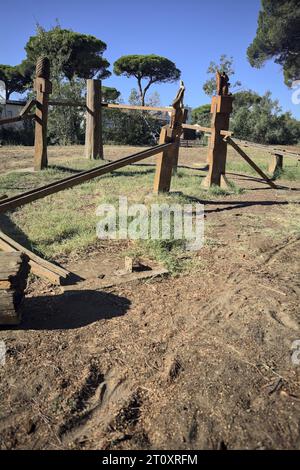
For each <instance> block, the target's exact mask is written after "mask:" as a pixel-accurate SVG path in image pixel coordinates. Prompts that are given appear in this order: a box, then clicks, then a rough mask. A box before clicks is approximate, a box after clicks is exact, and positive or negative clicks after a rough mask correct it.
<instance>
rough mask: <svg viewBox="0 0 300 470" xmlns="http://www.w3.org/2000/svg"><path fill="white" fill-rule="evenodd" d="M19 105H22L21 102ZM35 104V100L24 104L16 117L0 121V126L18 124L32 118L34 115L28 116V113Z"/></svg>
mask: <svg viewBox="0 0 300 470" xmlns="http://www.w3.org/2000/svg"><path fill="white" fill-rule="evenodd" d="M20 103H22V102H20ZM35 104H36V101H35V100H29V101H28V102H27V103H26V104H25V106H24V108H22V109H21V111H20V113H19V115H18V116H14V117H11V118H4V119H0V126H1V125H4V124H13V123H14V122H20V121H23V119H25V118H33V117H34V114H28V113H29V111H30V110H31V109H32V108H33V106H35Z"/></svg>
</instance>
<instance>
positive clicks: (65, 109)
mask: <svg viewBox="0 0 300 470" xmlns="http://www.w3.org/2000/svg"><path fill="white" fill-rule="evenodd" d="M85 90H86V83H85V80H83V79H80V78H77V79H75V78H73V79H72V81H71V82H68V81H59V80H54V81H53V91H52V98H53V100H62V101H81V100H82V98H83V96H84V93H85ZM84 114H85V113H84V110H83V109H80V108H76V107H73V106H53V107H52V108H51V110H50V112H49V117H48V139H49V142H50V143H51V144H58V145H72V144H79V143H83V142H84V123H85V119H84Z"/></svg>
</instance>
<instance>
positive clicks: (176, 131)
mask: <svg viewBox="0 0 300 470" xmlns="http://www.w3.org/2000/svg"><path fill="white" fill-rule="evenodd" d="M184 91H185V87H184V84H183V82H181V86H180V89H179V91H178V93H177V96H176V98H175V100H174V101H173V105H172V106H173V112H172V116H171V121H170V125H169V126H164V127H163V128H162V130H161V133H160V139H159V143H160V144H166V143H169V142H173V143H174V145H173V146H172V147H169V148H168V149H166V150H164V151H163V152H162V153H160V154H158V155H157V157H156V172H155V177H154V188H153V191H154V193H159V192H168V191H169V190H170V186H171V179H172V173H173V171H174V169H175V171H176V169H177V163H178V153H179V145H180V136H181V134H182V124H183V122H184V120H185V119H186V115H187V111H186V110H185V109H184V108H183V96H184Z"/></svg>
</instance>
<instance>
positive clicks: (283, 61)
mask: <svg viewBox="0 0 300 470" xmlns="http://www.w3.org/2000/svg"><path fill="white" fill-rule="evenodd" d="M299 31H300V3H299V0H262V9H261V11H260V13H259V18H258V28H257V32H256V37H255V39H254V41H253V42H252V44H251V45H250V46H249V48H248V51H247V54H248V60H249V62H250V64H251V65H252V66H253V67H257V68H260V67H262V66H263V65H264V63H265V62H266V61H267V60H269V59H272V58H275V62H276V63H277V64H280V65H281V66H282V67H283V71H284V78H285V83H286V84H287V85H288V86H291V84H292V82H293V80H297V79H299V77H300V35H299Z"/></svg>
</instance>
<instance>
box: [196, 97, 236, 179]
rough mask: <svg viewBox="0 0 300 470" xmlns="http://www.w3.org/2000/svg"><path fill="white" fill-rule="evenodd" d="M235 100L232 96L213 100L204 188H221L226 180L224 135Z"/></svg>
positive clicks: (225, 144)
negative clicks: (207, 166) (207, 168)
mask: <svg viewBox="0 0 300 470" xmlns="http://www.w3.org/2000/svg"><path fill="white" fill-rule="evenodd" d="M232 102H233V98H232V97H231V96H222V95H218V96H213V98H212V106H211V112H212V121H211V128H212V132H211V137H210V141H209V146H208V158H207V163H208V165H209V171H208V175H207V177H206V178H205V180H204V182H203V186H205V187H207V188H210V187H211V186H213V185H215V186H221V185H222V183H224V182H225V181H226V180H225V179H224V178H223V177H224V176H225V174H226V159H227V143H226V142H225V141H224V139H223V136H222V133H223V132H224V131H228V129H229V119H230V113H231V111H232Z"/></svg>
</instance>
